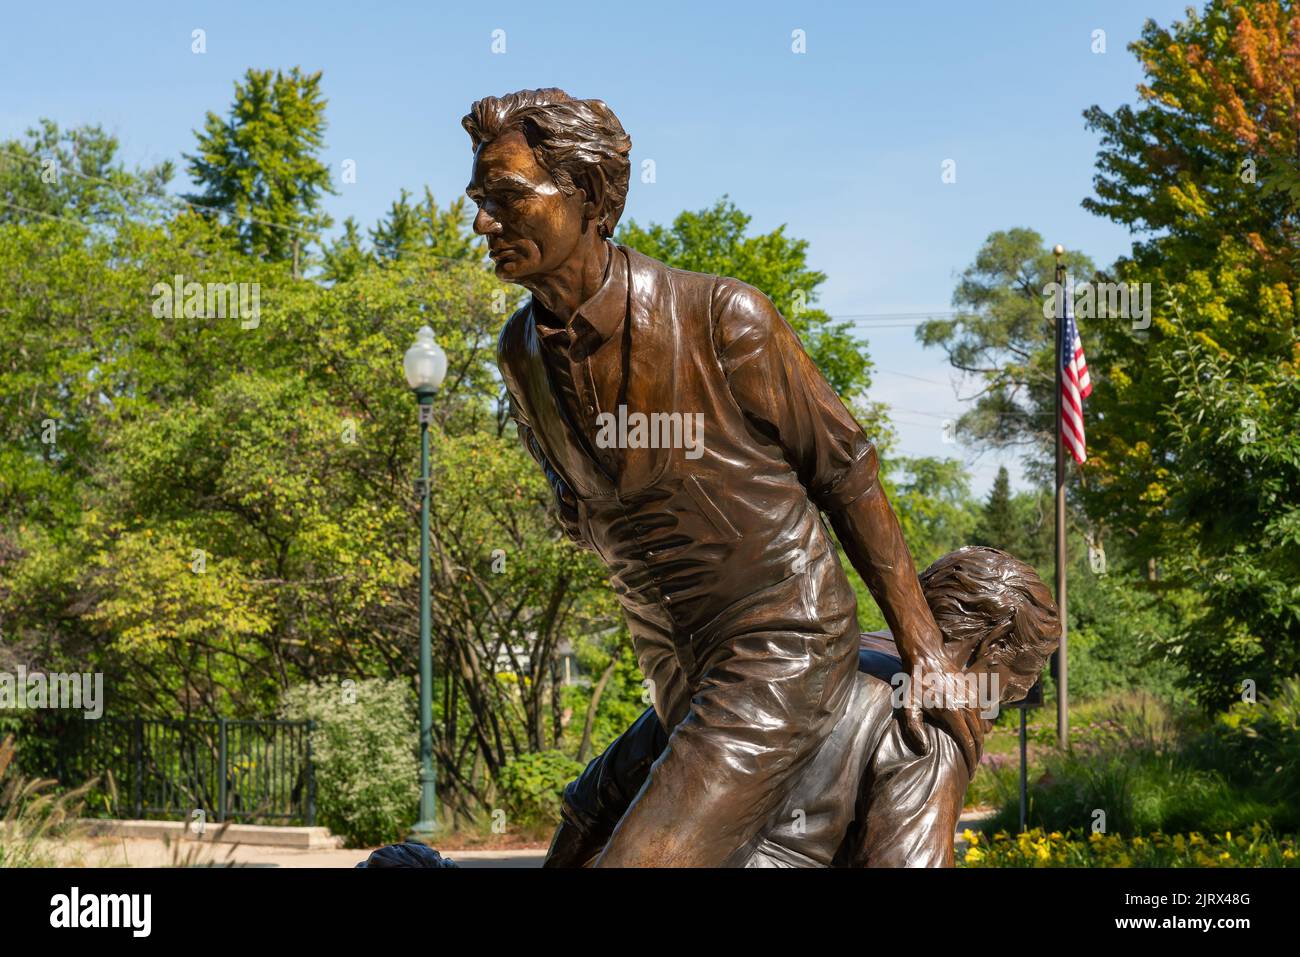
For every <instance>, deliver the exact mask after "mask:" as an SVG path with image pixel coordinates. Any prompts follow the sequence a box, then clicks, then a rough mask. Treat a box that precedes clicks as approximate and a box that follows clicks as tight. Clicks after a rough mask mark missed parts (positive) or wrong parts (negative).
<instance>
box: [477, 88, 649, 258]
mask: <svg viewBox="0 0 1300 957" xmlns="http://www.w3.org/2000/svg"><path fill="white" fill-rule="evenodd" d="M460 125H461V126H463V127H465V132H467V133H468V134H469V138H470V142H471V144H472V146H473V148H474V149H475V150H477V149H478V148H479V147H480V146H481V145H483V144H484V143H489V142H491V141H492V140H494V139H496V138H497V137H498V136H500V135H501V134H502V133H507V132H510V131H512V130H519V131H520V132H522V133H523V134H524V137H525V138H526V139H527V141H528V145H529V146H531V147H532V149H533V155H534V156H535V157H537V162H538V163H539V164H541V165H542V166H544V167H545V168H546V169H547V171H548V172H549V173H550V174H551V178H552V179H554V180H555V183H556V185H557V186H558V187H559V188H560V191H561V192H563V193H564V194H565V195H566V196H567V195H572V194H573V192H574V190H576V189H578V188H579V187H581V188H584V189H586V191H587V195H588V196H595V197H599V201H600V205H599V208H598V211H597V215H596V228H597V229H598V230H599V231H600V234H601V235H602V236H610V235H612V234H613V232H614V227H615V225H617V223H618V220H619V217H620V216H622V215H623V206H624V204H626V203H627V187H628V181H629V179H630V177H631V170H632V164H631V161H630V160H629V159H628V156H629V154H630V153H631V152H632V138H631V137H630V136H628V135H627V133H626V132H624V130H623V124H622V123H620V122H619V121H618V117H617V116H615V115H614V111H613V110H611V109H610V108H609V107H608V106H606V105H605V102H604V101H603V100H579V99H575V98H574V97H571V96H569V94H567V93H565V92H564V91H563V90H560V89H556V88H555V87H548V88H546V89H541V90H519V91H518V92H517V93H507V94H506V95H505V96H486V97H484V98H483V99H481V100H477V101H475V103H474V105H473V106H471V107H470V108H469V112H468V113H467V114H466V115H465V116H464V118H462V119H461V121H460Z"/></svg>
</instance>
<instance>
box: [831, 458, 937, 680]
mask: <svg viewBox="0 0 1300 957" xmlns="http://www.w3.org/2000/svg"><path fill="white" fill-rule="evenodd" d="M830 519H831V525H832V526H833V527H834V529H835V534H836V535H837V536H838V537H839V540H840V544H841V545H843V546H844V551H845V552H846V553H847V554H848V556H849V561H850V562H852V563H853V567H854V569H856V570H857V573H858V574H859V575H860V576H862V580H863V581H864V582H865V583H866V586H867V588H868V589H869V590H870V592H871V596H872V597H873V598H874V599H875V600H876V604H878V605H879V606H880V610H881V611H882V612H883V613H884V616H885V621H886V622H887V623H888V625H889V630H890V631H891V632H893V635H894V640H895V641H896V642H897V644H898V649H899V652H900V653H901V654H902V657H903V659H904V660H905V661H909V662H910V661H915V660H916V659H917V658H919V657H928V656H937V655H938V654H940V651H941V649H942V646H943V636H942V635H941V634H940V632H939V626H938V625H936V624H935V622H934V615H932V614H931V612H930V606H929V605H927V604H926V601H925V595H924V594H923V593H922V591H921V583H920V581H919V580H918V579H917V575H916V566H915V565H914V564H913V563H912V553H911V552H910V551H909V550H908V548H907V542H905V541H904V540H903V531H902V529H901V528H899V526H898V518H897V517H896V516H895V515H894V510H893V509H892V508H891V507H890V505H889V499H888V497H886V495H885V490H884V489H883V488H882V487H881V486H880V483H879V481H877V482H876V483H875V484H873V485H872V487H871V488H869V489H868V490H867V491H866V492H864V493H863V494H862V495H860V496H858V497H857V498H856V499H854V500H853V501H852V502H850V503H849V504H848V505H846V506H844V507H843V508H841V509H839V510H838V511H835V512H832V513H831V515H830Z"/></svg>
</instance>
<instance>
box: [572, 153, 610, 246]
mask: <svg viewBox="0 0 1300 957" xmlns="http://www.w3.org/2000/svg"><path fill="white" fill-rule="evenodd" d="M578 185H579V186H580V187H581V188H582V192H583V194H584V195H585V197H586V199H585V201H584V203H583V215H584V216H586V217H587V218H588V219H591V220H594V221H595V223H596V228H597V230H599V231H600V234H601V235H602V236H609V235H610V234H611V233H612V232H613V230H612V229H610V228H609V226H608V224H607V223H606V222H605V218H606V212H605V194H606V191H607V189H608V184H607V183H606V182H605V174H604V173H602V172H601V169H600V167H599V166H592V167H591V168H590V169H589V170H588V171H587V173H586V174H585V175H584V176H583V177H582V181H581V182H580V183H579V184H578Z"/></svg>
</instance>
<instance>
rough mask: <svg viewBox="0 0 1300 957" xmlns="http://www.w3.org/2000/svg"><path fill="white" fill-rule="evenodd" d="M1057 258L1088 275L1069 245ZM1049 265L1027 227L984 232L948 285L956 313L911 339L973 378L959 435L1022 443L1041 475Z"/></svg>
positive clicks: (982, 443)
mask: <svg viewBox="0 0 1300 957" xmlns="http://www.w3.org/2000/svg"><path fill="white" fill-rule="evenodd" d="M1063 262H1064V264H1065V266H1066V268H1067V270H1068V271H1069V273H1070V274H1071V275H1072V276H1074V277H1076V278H1079V279H1086V278H1088V277H1090V276H1091V275H1092V273H1093V265H1092V261H1091V260H1090V259H1088V257H1087V256H1085V255H1083V254H1082V253H1079V252H1076V251H1069V252H1067V253H1066V255H1065V257H1064V259H1063ZM1055 269H1056V260H1055V257H1054V256H1053V255H1052V251H1051V249H1050V248H1049V247H1047V246H1046V245H1045V244H1044V242H1043V238H1042V236H1040V235H1039V234H1038V233H1037V232H1035V231H1034V230H1032V229H1024V228H1017V229H1008V230H999V231H997V232H994V233H990V234H989V236H988V238H987V239H985V241H984V244H983V246H981V247H980V250H979V252H978V253H976V255H975V261H974V262H973V263H971V265H970V266H968V267H967V268H966V270H965V271H964V272H963V273H962V275H961V279H960V281H959V282H958V284H957V288H956V289H955V290H954V291H953V294H952V302H953V305H954V306H955V307H956V315H955V316H953V317H952V318H951V319H933V320H930V321H928V322H925V323H923V324H922V325H921V326H920V327H919V328H918V329H917V331H916V337H917V340H918V341H920V342H921V343H922V344H923V345H925V346H934V347H937V348H940V349H942V350H943V351H944V353H945V354H946V355H947V358H948V362H949V364H950V365H951V366H952V367H953V368H954V369H956V370H958V371H959V372H963V373H966V374H967V375H969V376H971V377H973V378H974V379H975V380H976V381H978V382H979V383H980V388H979V391H978V392H977V393H976V395H975V403H974V407H973V408H971V409H970V411H968V412H965V413H963V414H962V416H961V417H960V418H959V419H958V420H957V433H958V435H960V436H961V437H962V438H963V439H964V440H965V441H967V442H969V443H971V444H972V445H974V446H976V447H980V448H994V449H1007V448H1024V449H1025V466H1026V471H1027V472H1028V473H1029V474H1030V475H1031V476H1033V477H1035V478H1037V479H1040V480H1042V479H1046V477H1047V474H1048V471H1049V470H1050V468H1051V467H1052V462H1053V449H1054V447H1055V441H1056V432H1055V430H1054V428H1053V422H1054V418H1055V415H1056V411H1055V409H1056V369H1055V359H1056V350H1055V341H1056V340H1055V332H1054V330H1055V322H1054V320H1053V319H1052V318H1050V317H1051V316H1052V315H1053V311H1052V310H1051V309H1049V310H1048V314H1047V316H1045V315H1044V309H1043V306H1044V302H1045V301H1049V300H1050V290H1049V289H1048V285H1049V284H1050V283H1052V282H1054V281H1055ZM1081 326H1083V327H1084V331H1083V334H1084V335H1087V326H1086V324H1085V323H1082V322H1081Z"/></svg>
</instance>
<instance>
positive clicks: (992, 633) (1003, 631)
mask: <svg viewBox="0 0 1300 957" xmlns="http://www.w3.org/2000/svg"><path fill="white" fill-rule="evenodd" d="M1015 627H1016V623H1015V619H1013V618H1008V619H1007V620H1006V621H1002V622H999V623H997V624H996V625H994V626H993V627H992V628H990V629H989V630H988V631H987V632H985V634H984V637H983V638H981V639H980V640H979V643H978V644H977V645H976V646H975V648H974V650H973V651H972V652H971V656H970V664H969V665H968V666H967V667H973V666H975V665H976V664H978V663H983V664H984V665H985V667H991V666H992V665H994V664H1006V663H1007V662H1009V661H1010V660H1011V659H1013V658H1015V656H1016V653H1017V649H1015V648H1012V647H1010V645H1009V641H1008V639H1009V638H1010V637H1011V634H1012V632H1013V631H1015Z"/></svg>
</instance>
